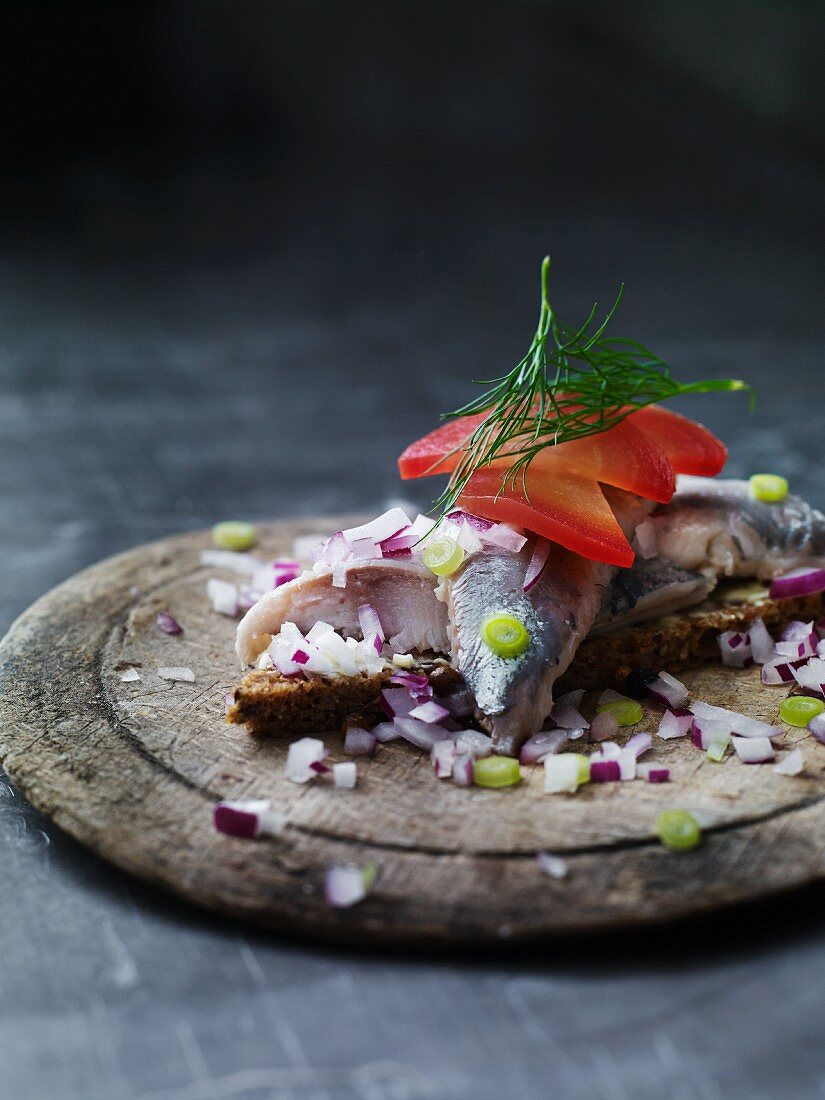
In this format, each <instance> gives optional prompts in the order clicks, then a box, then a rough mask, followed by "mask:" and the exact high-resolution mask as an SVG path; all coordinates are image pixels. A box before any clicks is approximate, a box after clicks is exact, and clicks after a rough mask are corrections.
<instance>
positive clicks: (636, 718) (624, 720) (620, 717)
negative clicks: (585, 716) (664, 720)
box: [597, 699, 644, 726]
mask: <svg viewBox="0 0 825 1100" xmlns="http://www.w3.org/2000/svg"><path fill="white" fill-rule="evenodd" d="M597 709H598V712H599V714H603V713H604V712H605V711H608V712H609V713H610V714H612V715H613V716H614V717H615V719H616V721H617V722H618V723H619V725H620V726H635V725H636V723H637V722H641V720H642V718H643V717H644V711H643V710H642V708H641V705H640V704H639V703H637V702H636V700H635V699H615V700H614V701H613V702H612V703H602V704H601V706H600V707H598V708H597Z"/></svg>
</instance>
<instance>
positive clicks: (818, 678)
mask: <svg viewBox="0 0 825 1100" xmlns="http://www.w3.org/2000/svg"><path fill="white" fill-rule="evenodd" d="M794 663H795V662H794ZM791 671H792V672H793V675H794V679H795V680H796V682H797V683H798V684H800V685H801V686H802V687H804V688H807V689H808V690H809V691H815V692H817V693H818V694H820V695H825V661H823V660H822V658H821V657H811V659H810V660H809V661H808V662H806V663H805V664H804V665H802V666H800V667H799V668H792V669H791Z"/></svg>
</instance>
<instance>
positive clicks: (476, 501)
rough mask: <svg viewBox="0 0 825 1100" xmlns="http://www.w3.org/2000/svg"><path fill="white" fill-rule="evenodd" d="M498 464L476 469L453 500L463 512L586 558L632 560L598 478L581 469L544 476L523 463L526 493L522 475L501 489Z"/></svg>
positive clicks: (621, 562) (614, 562) (613, 561)
mask: <svg viewBox="0 0 825 1100" xmlns="http://www.w3.org/2000/svg"><path fill="white" fill-rule="evenodd" d="M501 474H502V471H501V470H496V469H493V468H491V467H485V468H484V469H481V470H477V471H476V472H475V473H474V474H473V475H472V477H471V478H470V481H469V482H468V484H467V488H466V489H465V490H464V492H463V493H462V494H461V496H460V497H459V500H458V504H459V507H461V508H465V509H466V510H467V511H468V512H473V513H474V514H476V515H481V516H485V517H486V518H488V519H494V520H498V521H499V522H503V523H513V524H516V525H517V526H519V527H526V528H527V529H528V530H530V531H533V532H534V533H535V534H538V535H544V537H545V538H548V539H551V540H552V541H553V542H558V543H560V544H561V545H562V546H566V547H567V549H568V550H572V551H573V552H574V553H576V554H581V555H582V557H585V558H593V559H595V560H596V561H603V562H608V563H609V564H611V565H620V566H631V565H632V564H633V550H632V549H631V546H630V544H629V543H628V541H627V539H626V538H625V535H624V532H623V531H622V529H621V527H620V526H619V524H618V522H617V521H616V517H615V516H614V515H613V512H612V510H611V508H610V505H609V504H608V503H607V501H606V500H605V497H604V494H603V493H602V491H601V489H600V488H599V485H598V482H596V481H594V480H593V479H592V478H588V477H583V476H582V475H581V474H576V473H566V474H565V476H564V477H563V478H549V477H547V476H546V474H545V473H544V472H543V471H541V470H534V469H533V468H532V467H528V469H527V475H526V481H527V496H525V493H524V487H523V485H522V482H521V479H518V480H517V482H516V484H515V485H509V484H508V486H507V488H506V489H505V490H504V492H502V493H499V491H500V489H501Z"/></svg>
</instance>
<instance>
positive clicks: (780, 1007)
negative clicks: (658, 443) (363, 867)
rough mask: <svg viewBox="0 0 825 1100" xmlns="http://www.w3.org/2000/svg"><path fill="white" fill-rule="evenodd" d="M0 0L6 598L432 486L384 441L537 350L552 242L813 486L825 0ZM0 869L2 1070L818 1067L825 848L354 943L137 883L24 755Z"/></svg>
mask: <svg viewBox="0 0 825 1100" xmlns="http://www.w3.org/2000/svg"><path fill="white" fill-rule="evenodd" d="M757 8H758V9H759V10H758V11H757V10H756V9H757ZM0 19H2V26H0V32H2V33H1V34H0V37H1V38H2V42H3V46H4V47H5V53H6V57H5V58H4V64H3V66H2V69H1V71H0V92H2V101H3V106H4V110H3V115H2V123H0V139H2V140H0V161H2V165H3V177H2V203H1V204H0V520H1V521H2V522H0V548H1V549H2V559H1V560H2V562H3V570H2V573H1V574H0V626H6V625H8V624H10V623H11V621H12V620H13V618H14V617H15V616H16V615H17V614H18V613H19V612H21V611H22V610H23V609H24V608H25V607H26V606H27V605H28V604H29V603H30V602H31V601H32V600H33V599H35V598H36V597H37V596H39V595H40V594H42V593H43V592H44V591H46V590H47V589H48V588H49V587H50V586H51V585H53V584H55V583H57V582H59V581H60V580H62V579H63V578H65V577H67V576H69V575H70V574H71V573H73V572H75V571H76V570H77V569H80V568H82V567H83V566H85V565H88V564H90V563H92V562H94V561H96V560H98V559H99V558H101V557H104V556H105V555H107V554H110V553H113V552H115V551H118V550H122V549H125V548H127V547H129V546H132V545H134V544H136V543H139V542H143V541H146V540H148V539H153V538H157V537H159V536H162V535H165V534H169V533H172V532H175V531H179V530H183V529H192V528H198V527H202V526H205V525H208V524H210V523H212V522H213V521H214V520H216V519H219V518H226V517H228V516H239V517H245V518H251V519H257V518H269V517H273V516H290V515H296V514H314V513H317V512H324V511H336V510H349V509H353V508H364V509H375V508H376V507H379V506H381V505H382V504H384V503H385V502H386V501H387V500H388V499H390V498H392V497H397V496H400V495H403V496H406V497H413V499H414V500H416V501H417V502H419V503H424V502H426V500H427V496H428V492H429V490H428V486H427V485H426V484H422V483H418V484H415V485H413V486H404V485H402V484H401V483H399V482H398V480H397V478H396V476H395V473H394V457H395V455H396V454H397V452H398V451H399V450H400V449H401V447H402V446H403V445H404V444H406V443H407V442H408V441H410V440H411V439H413V438H415V437H416V436H417V435H418V434H420V433H422V432H424V431H426V430H428V429H429V428H430V427H431V426H432V424H433V423H434V422H435V417H436V415H437V413H438V412H439V411H442V410H444V409H446V408H448V407H451V406H453V405H454V404H455V403H456V402H459V401H461V400H463V399H464V398H465V397H466V395H467V392H468V390H467V387H468V385H469V384H470V379H471V378H473V377H479V376H480V377H484V376H488V375H489V374H491V373H493V372H496V371H498V370H499V369H500V368H501V367H502V366H506V365H509V364H511V363H512V362H513V361H514V360H515V359H516V358H517V357H520V355H521V354H522V352H523V350H525V349H526V346H527V344H528V343H529V340H530V338H531V335H532V330H533V326H534V321H535V312H536V304H537V303H536V296H537V285H536V284H537V273H538V263H539V260H540V257H541V256H542V255H543V253H544V252H545V251H550V252H551V253H552V255H553V259H554V265H555V269H554V270H555V274H554V286H555V287H557V293H556V298H557V303H558V306H559V308H560V310H561V311H563V312H564V313H565V314H567V315H569V316H571V318H578V317H581V316H583V314H584V312H585V311H586V309H587V308H588V307H589V304H590V301H591V299H592V298H594V297H596V298H598V299H599V300H600V301H602V302H605V303H606V302H607V300H608V299H609V298H610V296H611V294H612V292H613V291H614V290H615V287H616V285H617V283H618V282H619V281H620V280H622V279H624V280H626V282H627V296H626V303H625V305H624V307H623V309H622V313H621V315H620V322H619V325H618V327H619V328H620V329H621V330H622V331H624V332H626V333H628V334H632V335H637V336H641V338H643V339H645V340H646V341H648V342H649V343H650V344H652V345H653V347H654V348H655V349H656V350H658V351H660V352H661V353H662V354H663V355H665V356H666V357H668V358H669V359H670V360H671V362H672V364H673V367H674V371H675V372H676V373H677V375H681V376H684V377H686V378H693V377H698V376H700V375H713V374H733V375H736V376H739V377H743V378H745V379H747V380H748V381H750V382H752V383H753V384H755V385H756V387H757V389H758V392H759V406H758V411H757V412H756V414H755V415H753V416H751V417H749V416H748V415H747V413H746V409H745V402H744V401H743V400H742V399H740V398H737V397H720V398H699V399H696V400H691V401H685V402H684V403H683V404H682V405H681V406H679V407H680V408H682V409H683V410H684V411H685V412H687V413H689V414H693V415H697V416H699V417H701V418H702V419H704V420H705V421H706V422H707V423H708V424H709V425H710V426H711V427H712V428H713V429H714V430H716V431H718V432H719V433H720V434H721V435H723V436H724V438H725V439H726V440H727V441H728V443H729V445H730V447H731V460H730V466H729V469H730V472H731V473H732V474H747V473H751V472H753V471H755V470H758V469H763V470H774V471H777V472H781V473H784V474H786V475H787V476H789V477H790V479H791V481H792V482H793V485H794V487H795V488H797V489H798V490H799V491H801V492H803V493H804V494H806V495H808V496H809V497H810V499H812V500H813V501H814V502H815V503H817V504H818V505H820V506H825V488H823V483H822V474H821V471H822V456H823V446H822V437H823V426H825V425H824V421H825V418H824V417H823V403H822V385H823V368H822V363H823V356H824V355H825V321H823V310H822V289H823V256H824V255H825V250H824V249H823V245H825V234H824V233H823V228H825V180H824V179H823V173H822V171H821V168H820V166H819V163H820V161H821V160H822V153H823V148H822V145H823V133H824V132H823V128H822V117H821V110H820V108H821V86H820V83H819V81H818V79H817V74H818V72H819V71H820V70H821V53H822V50H821V47H822V38H823V31H822V20H821V13H820V12H819V10H818V7H817V6H816V5H810V6H808V5H803V4H797V5H783V4H775V5H733V4H713V5H711V4H709V3H697V4H690V5H663V4H659V3H652V2H651V3H641V2H640V3H614V4H611V5H593V6H590V7H583V6H581V5H578V6H577V7H575V8H574V7H572V6H569V5H566V4H558V3H557V4H549V3H515V2H514V3H504V2H482V3H476V4H472V5H470V4H446V3H441V4H439V5H435V4H412V3H409V4H408V3H402V2H400V0H393V2H389V3H383V4H370V3H364V2H360V3H354V4H347V5H334V4H328V3H320V2H313V0H304V2H300V3H299V2H295V3H289V4H284V3H254V4H253V3H233V4H230V3H214V2H213V3H167V4H160V3H158V4H142V5H132V4H115V5H112V4H106V5H102V4H101V5H98V4H86V5H65V4H60V5H57V4H55V5H46V4H27V5H6V6H5V7H3V8H0ZM56 687H57V688H58V689H59V685H56ZM813 842H814V838H812V843H813ZM0 871H2V879H0V928H1V929H2V965H0V1096H3V1097H4V1098H5V1097H9V1098H14V1100H17V1098H25V1100H29V1098H32V1100H40V1098H41V1097H42V1098H48V1100H61V1098H66V1100H75V1098H77V1100H136V1098H139V1097H141V1098H144V1100H148V1098H150V1097H152V1098H155V1100H159V1098H160V1097H163V1098H167V1100H172V1098H174V1100H219V1098H220V1100H222V1098H224V1097H227V1098H229V1097H241V1098H243V1100H263V1098H269V1097H277V1098H278V1100H287V1098H290V1100H291V1098H304V1097H309V1098H312V1100H321V1098H324V1100H327V1098H328V1100H339V1098H345V1097H346V1098H350V1097H352V1098H358V1100H416V1098H419V1097H433V1098H442V1097H444V1098H447V1097H457V1098H461V1100H464V1098H467V1100H487V1098H489V1100H495V1098H499V1097H508V1098H509V1097H518V1098H524V1100H531V1098H533V1097H536V1098H538V1097H545V1096H558V1097H576V1098H578V1097H581V1098H582V1100H585V1098H591V1097H604V1098H606V1100H624V1098H628V1100H647V1098H650V1100H657V1098H661V1097H673V1098H678V1100H721V1098H729V1097H736V1098H739V1097H742V1098H748V1100H757V1098H770V1100H774V1098H777V1100H784V1098H786V1097H792V1098H793V1097H816V1096H825V1056H824V1055H823V1054H822V1042H821V1021H822V1016H823V1010H825V993H823V989H825V947H823V944H822V932H823V930H824V929H825V906H823V900H825V895H823V892H822V890H819V889H812V890H810V891H807V892H804V893H802V894H796V895H793V896H791V897H788V898H785V899H781V900H780V901H777V902H775V903H770V904H766V905H759V906H753V907H751V908H748V909H745V910H741V911H737V912H735V913H730V914H724V915H721V916H719V917H718V918H716V919H714V920H709V921H702V922H692V923H690V924H688V925H686V926H681V927H678V928H665V929H661V930H657V931H655V932H646V933H643V934H639V935H634V936H626V935H619V934H617V935H615V936H612V937H608V938H606V939H604V940H601V941H596V942H594V941H589V940H588V941H580V942H575V943H572V944H571V943H561V944H548V945H547V946H546V947H545V948H542V949H541V950H534V951H530V952H525V953H522V954H515V955H514V954H512V953H507V952H506V951H505V949H504V948H503V947H502V949H501V950H490V949H485V950H484V951H476V950H472V949H471V950H469V951H468V953H467V955H466V956H465V957H462V958H443V957H441V958H437V957H433V958H427V957H426V956H422V955H421V953H419V952H416V953H415V954H414V955H411V956H410V957H402V956H399V955H393V956H387V955H383V956H370V955H369V954H366V953H361V954H353V953H350V952H343V951H335V950H331V949H320V948H316V947H313V946H311V945H309V944H304V943H295V942H293V941H286V940H278V939H277V938H276V937H272V936H263V935H259V934H257V933H256V932H254V931H251V930H249V929H245V928H239V927H236V926H230V925H229V924H227V923H226V922H224V921H222V920H218V919H215V918H212V917H209V916H207V915H204V914H203V913H200V912H198V911H195V910H193V909H191V908H189V907H187V906H185V905H183V904H181V903H178V902H175V901H173V900H170V899H169V898H167V897H165V896H162V895H160V894H158V893H156V892H155V891H152V890H148V889H146V888H144V887H142V886H141V885H139V884H137V883H134V882H132V881H130V880H128V879H126V878H125V877H124V876H123V875H121V874H119V873H118V872H116V871H114V870H112V869H110V868H108V867H107V866H105V865H103V864H102V863H101V862H100V861H98V860H97V859H95V858H94V857H92V856H91V855H89V854H87V853H86V852H84V851H82V850H81V849H79V848H78V846H77V845H75V844H74V843H72V842H71V841H69V840H68V839H67V838H66V837H64V836H63V835H62V834H61V833H60V832H59V831H58V830H56V829H55V828H53V827H52V826H51V825H50V824H49V823H48V822H47V821H45V820H44V819H43V818H42V817H40V815H38V814H37V813H35V812H34V811H33V810H31V809H30V808H29V807H27V805H26V803H25V801H24V800H23V799H22V798H21V797H20V795H19V794H18V793H16V792H15V791H13V789H12V788H11V787H9V786H6V785H3V784H0Z"/></svg>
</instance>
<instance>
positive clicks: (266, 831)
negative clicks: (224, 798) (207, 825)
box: [212, 798, 286, 839]
mask: <svg viewBox="0 0 825 1100" xmlns="http://www.w3.org/2000/svg"><path fill="white" fill-rule="evenodd" d="M270 805H271V803H270V800H269V799H268V798H263V799H257V800H255V801H252V802H218V803H217V804H216V806H215V807H214V809H213V811H212V823H213V824H214V826H215V828H216V829H217V831H218V832H219V833H225V834H226V835H227V836H238V837H245V838H249V839H253V838H254V837H258V836H278V835H279V834H280V833H282V832H283V830H284V826H285V825H286V814H282V813H278V812H277V811H275V810H271V809H270Z"/></svg>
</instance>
